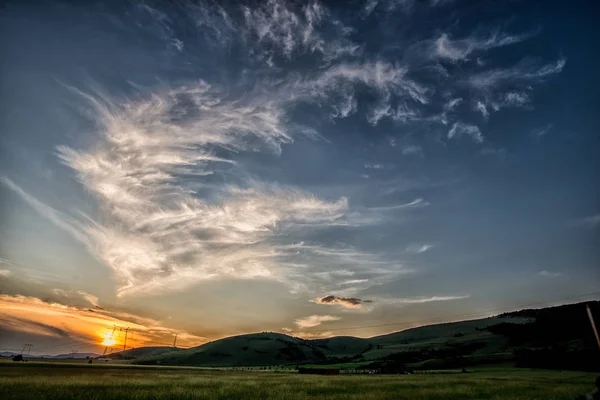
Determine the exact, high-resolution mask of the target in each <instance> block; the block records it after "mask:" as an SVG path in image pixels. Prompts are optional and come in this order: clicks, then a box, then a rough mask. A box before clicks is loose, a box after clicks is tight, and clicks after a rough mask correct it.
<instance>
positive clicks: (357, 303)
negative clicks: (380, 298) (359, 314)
mask: <svg viewBox="0 0 600 400" xmlns="http://www.w3.org/2000/svg"><path fill="white" fill-rule="evenodd" d="M311 302H312V303H317V304H328V305H340V306H342V307H344V308H355V309H356V308H362V307H363V305H364V304H369V303H372V302H373V301H371V300H362V299H357V298H355V297H338V296H334V295H328V296H324V297H319V298H316V299H314V300H311Z"/></svg>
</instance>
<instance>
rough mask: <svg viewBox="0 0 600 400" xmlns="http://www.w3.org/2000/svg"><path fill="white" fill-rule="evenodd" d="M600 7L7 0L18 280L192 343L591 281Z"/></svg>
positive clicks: (10, 184) (596, 279) (9, 225)
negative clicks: (181, 334) (178, 333)
mask: <svg viewBox="0 0 600 400" xmlns="http://www.w3.org/2000/svg"><path fill="white" fill-rule="evenodd" d="M599 14H600V13H599V12H598V7H597V6H596V5H594V4H593V2H587V1H571V2H547V1H491V0H490V1H478V2H472V1H465V0H437V1H436V0H430V1H416V0H415V1H411V0H379V1H378V0H367V1H366V2H360V1H353V2H348V4H346V2H344V4H343V6H342V5H341V3H338V2H331V3H317V2H308V3H304V2H286V1H283V0H271V1H266V2H248V3H239V2H225V3H222V5H219V3H212V2H191V1H182V2H176V3H174V2H160V1H127V2H121V1H115V2H110V1H106V2H91V1H90V2H55V1H44V2H35V1H30V2H16V1H15V2H12V3H10V2H9V3H5V5H4V6H2V8H1V10H0V26H1V28H0V29H1V32H0V37H1V38H2V39H0V41H1V46H2V54H3V57H2V60H1V61H0V70H1V77H0V110H1V111H0V131H1V137H0V176H1V182H0V183H1V184H0V204H1V208H0V213H1V217H0V238H1V241H0V261H1V264H0V291H1V293H3V294H2V296H3V297H2V299H3V300H2V301H4V302H7V304H9V303H10V304H13V303H14V302H15V301H16V300H15V299H21V300H22V299H29V300H22V301H25V302H27V301H29V302H31V304H37V303H36V301H38V300H36V299H41V300H43V301H46V302H56V303H60V304H65V305H69V306H74V307H80V308H81V307H88V306H90V305H93V306H96V305H101V306H102V307H103V308H104V309H106V310H114V312H115V313H117V312H119V313H125V312H127V313H128V314H127V315H137V316H140V317H145V318H153V321H155V322H156V321H158V322H156V323H157V324H160V325H161V326H165V327H166V326H168V327H169V329H170V328H173V329H179V330H186V331H188V332H190V335H191V336H190V341H192V340H193V338H194V337H202V338H209V339H210V338H215V337H219V336H223V335H229V334H234V333H239V332H247V331H259V330H260V331H262V330H282V329H283V330H284V331H288V332H294V333H295V334H298V335H303V334H304V335H311V330H313V331H314V332H312V334H316V333H317V331H319V334H321V333H322V332H325V334H327V332H326V329H327V328H331V329H340V328H343V327H345V326H360V325H372V324H376V323H378V322H382V321H384V322H385V321H398V322H399V323H400V324H399V326H398V329H400V328H403V327H406V326H410V325H414V324H415V323H416V322H417V321H418V322H419V323H426V322H427V321H432V320H436V319H439V318H444V316H446V317H447V318H448V319H452V316H457V317H458V316H460V315H464V314H472V313H479V314H480V315H488V314H493V313H495V312H497V311H501V310H508V309H512V308H515V307H519V306H521V305H525V304H529V303H536V302H552V301H556V300H560V299H562V298H567V297H572V296H578V295H583V294H587V293H591V292H594V291H596V290H597V288H598V284H599V283H600V268H598V260H599V259H600V251H599V250H598V248H599V247H598V243H600V240H599V239H600V190H599V189H598V184H597V181H598V171H599V170H600V161H599V160H600V157H598V150H599V149H600V136H599V135H598V126H599V123H598V122H599V117H598V114H597V112H598V110H600V94H599V93H600V90H599V89H600V76H599V74H598V73H597V71H599V70H600V55H599V53H598V51H596V50H595V48H596V47H597V43H596V42H597V40H596V38H597V36H598V35H597V27H596V24H597V22H596V21H597V20H598V17H599V16H600V15H599ZM328 295H329V296H331V295H332V296H335V297H334V298H333V300H332V298H331V297H326V296H328ZM18 296H26V297H18ZM94 299H95V300H94ZM349 299H350V300H349ZM21 300H19V301H21ZM364 300H371V302H364ZM11 302H12V303H11ZM175 310H176V311H175ZM461 313H462V314H461ZM111 315H112V314H111ZM115 315H116V314H115ZM113 316H114V315H113ZM0 317H1V318H3V321H5V322H6V323H7V325H11V324H13V325H14V321H15V318H20V317H18V316H17V315H16V314H11V313H10V312H7V313H4V314H0ZM119 318H125V317H123V315H122V314H119ZM207 320H209V321H211V322H210V323H206V322H198V321H207ZM11 321H12V322H11ZM38 322H39V321H38ZM404 322H405V323H404ZM107 324H108V322H107ZM109 325H110V324H109ZM11 326H12V325H11ZM317 326H318V328H316V330H315V329H313V328H315V327H317ZM11 329H12V328H11ZM15 329H16V328H15ZM69 329H74V328H72V327H71V328H69ZM69 329H66V330H67V331H68V330H69ZM165 329H166V328H165ZM382 329H384V330H385V329H387V328H382ZM30 331H31V332H33V333H31V332H30V333H31V334H35V335H41V336H39V338H38V339H39V340H42V339H43V340H44V341H46V342H50V341H51V339H52V340H54V339H56V338H53V337H52V334H49V333H48V332H41V333H40V332H37V331H35V329H33V328H31V329H30ZM34 331H35V332H34ZM380 331H381V332H382V330H376V329H375V330H373V329H362V330H361V329H356V330H350V331H348V332H344V333H347V334H355V335H370V334H375V333H379V332H380ZM7 332H8V330H7V331H5V334H6V335H8V333H7ZM11 332H12V331H11ZM161 332H162V331H161ZM165 332H167V331H165ZM13 333H14V332H13ZM160 334H165V333H164V332H162V333H160ZM193 335H196V336H193ZM159 336H160V335H159ZM6 337H9V336H6ZM11 337H12V336H11ZM157 337H158V336H157ZM11 340H12V339H11ZM19 340H21V339H19ZM57 340H58V339H57ZM61 340H64V338H62V339H61ZM81 340H83V339H81ZM149 340H150V339H149ZM153 340H154V339H153ZM156 340H158V339H156ZM6 343H10V340H8V339H7V340H6ZM0 344H3V343H0Z"/></svg>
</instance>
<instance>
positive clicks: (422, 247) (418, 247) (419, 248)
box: [406, 244, 433, 253]
mask: <svg viewBox="0 0 600 400" xmlns="http://www.w3.org/2000/svg"><path fill="white" fill-rule="evenodd" d="M431 248H433V245H432V244H411V245H410V246H408V247H407V248H406V251H408V252H411V253H424V252H426V251H427V250H429V249H431Z"/></svg>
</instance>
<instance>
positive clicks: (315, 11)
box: [242, 0, 360, 61]
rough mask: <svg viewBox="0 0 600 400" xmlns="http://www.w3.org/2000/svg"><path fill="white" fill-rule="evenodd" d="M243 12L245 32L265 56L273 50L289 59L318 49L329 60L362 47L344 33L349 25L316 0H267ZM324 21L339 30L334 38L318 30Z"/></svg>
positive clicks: (245, 8)
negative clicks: (296, 0) (300, 1)
mask: <svg viewBox="0 0 600 400" xmlns="http://www.w3.org/2000/svg"><path fill="white" fill-rule="evenodd" d="M243 14H244V20H245V30H246V31H245V32H243V33H242V36H243V37H244V38H245V40H247V41H252V42H253V43H254V45H255V46H257V47H258V48H262V49H263V56H264V57H265V59H266V57H267V55H268V54H273V53H275V54H278V55H281V56H283V57H284V58H285V59H287V60H288V61H289V60H291V59H292V56H293V55H294V54H296V53H318V54H321V55H322V56H323V58H324V59H325V60H326V61H330V60H335V59H337V58H339V57H342V56H344V55H356V54H357V53H358V52H359V51H360V46H358V45H356V44H354V43H352V42H351V41H350V40H348V39H347V38H346V37H345V33H346V32H347V28H346V27H345V26H343V24H341V22H340V21H338V20H336V19H335V18H334V17H333V16H332V15H331V14H330V13H329V10H328V9H327V8H326V7H324V6H323V5H321V4H320V3H318V2H317V1H312V2H309V3H308V4H306V5H305V6H303V7H295V6H294V5H293V4H292V3H289V2H286V1H280V0H268V1H267V2H265V3H262V4H260V5H258V6H253V7H243ZM323 25H325V26H327V27H328V28H330V29H333V30H334V31H337V33H338V34H337V35H336V37H335V38H334V39H329V40H325V38H324V37H323V36H322V35H321V34H320V33H319V29H318V28H319V27H321V26H323ZM271 60H272V57H271Z"/></svg>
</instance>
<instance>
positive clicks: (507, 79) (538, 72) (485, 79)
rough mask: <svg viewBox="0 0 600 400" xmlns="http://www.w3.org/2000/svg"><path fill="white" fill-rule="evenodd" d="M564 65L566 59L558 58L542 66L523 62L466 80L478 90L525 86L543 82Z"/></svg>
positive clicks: (475, 75)
mask: <svg viewBox="0 0 600 400" xmlns="http://www.w3.org/2000/svg"><path fill="white" fill-rule="evenodd" d="M566 63H567V60H566V58H560V59H558V60H557V61H556V62H555V63H551V64H546V65H542V66H539V65H537V64H535V63H533V62H531V61H528V60H524V61H522V62H521V63H519V64H517V65H516V66H514V67H512V68H505V69H500V68H496V69H490V70H487V71H484V72H480V73H476V74H473V75H472V76H470V77H469V78H468V80H467V83H468V84H469V85H471V86H472V87H474V88H476V89H480V90H491V89H494V88H496V87H497V86H498V85H500V84H508V85H512V86H514V85H527V84H528V83H530V82H537V81H543V80H545V79H548V78H550V77H552V76H554V75H556V74H559V73H560V72H561V71H562V70H563V68H564V67H565V65H566Z"/></svg>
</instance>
